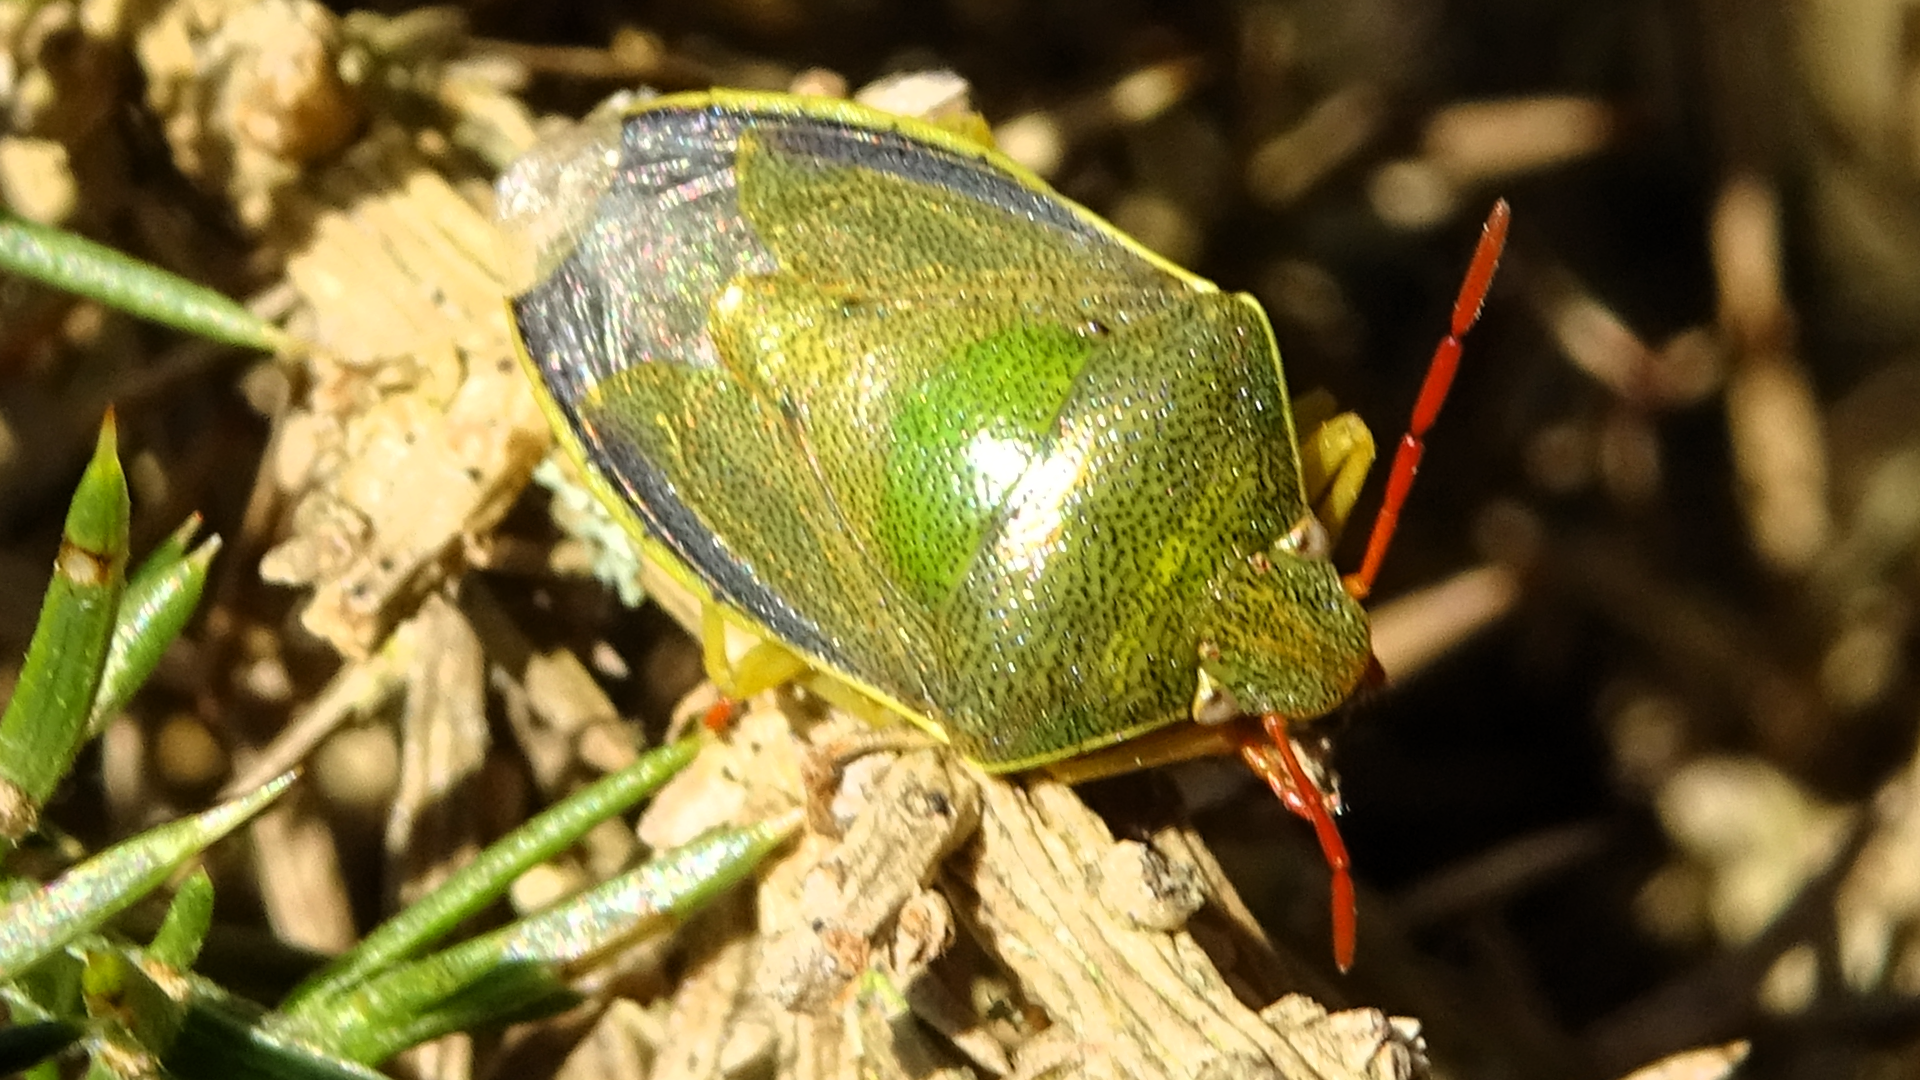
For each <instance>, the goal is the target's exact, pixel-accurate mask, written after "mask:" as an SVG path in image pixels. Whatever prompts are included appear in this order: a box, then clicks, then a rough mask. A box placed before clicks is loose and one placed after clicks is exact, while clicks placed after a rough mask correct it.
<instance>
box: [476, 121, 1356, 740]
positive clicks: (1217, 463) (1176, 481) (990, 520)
mask: <svg viewBox="0 0 1920 1080" xmlns="http://www.w3.org/2000/svg"><path fill="white" fill-rule="evenodd" d="M502 203H503V205H504V206H505V207H506V208H507V209H506V212H505V213H506V216H507V219H508V222H509V224H510V225H511V226H515V227H517V228H518V230H519V232H520V234H521V237H522V241H523V248H522V250H523V258H522V261H521V265H520V266H519V267H518V273H519V275H520V277H521V279H522V284H523V285H524V288H523V289H522V291H520V292H519V293H518V294H517V295H515V296H514V297H513V298H512V300H511V305H512V313H513V317H514V320H515V323H516V326H517V327H518V329H519V332H520V335H521V338H522V343H523V345H524V348H525V353H526V358H527V362H528V364H529V367H530V369H531V370H532V371H533V373H534V374H535V376H536V378H537V380H538V383H539V385H540V388H541V390H542V391H543V396H544V397H545V398H546V404H547V407H548V409H549V412H550V413H551V415H552V417H553V419H554V421H555V425H556V428H557V429H558V430H559V431H560V432H561V435H562V439H563V442H565V443H566V444H567V445H568V446H569V448H570V449H571V450H572V451H573V453H574V454H575V455H576V456H577V457H578V458H579V459H580V461H581V462H582V463H583V464H584V465H585V466H586V467H587V468H589V469H592V470H595V471H596V472H597V474H598V476H599V478H600V480H601V482H602V486H603V487H604V488H605V489H606V491H607V492H608V493H609V495H610V497H611V498H613V499H615V500H617V501H618V502H619V503H620V507H619V509H620V510H621V512H622V515H623V517H625V518H626V519H627V520H628V521H629V522H630V524H631V525H632V526H633V527H634V528H635V529H636V530H638V531H640V532H641V533H642V534H643V535H644V536H645V537H646V538H647V539H648V540H649V541H650V543H649V550H651V551H653V552H654V553H655V554H656V555H657V556H660V557H664V558H667V559H669V560H671V561H672V562H673V563H674V564H675V567H676V570H677V572H678V573H679V574H680V575H681V576H682V577H683V578H684V579H688V580H691V581H692V582H694V583H695V584H696V585H697V586H698V587H699V588H701V589H703V590H704V591H705V592H706V593H707V594H708V596H709V597H710V598H712V599H715V600H718V601H719V602H720V603H722V604H725V605H726V606H727V607H729V608H730V609H732V610H733V611H734V612H736V613H737V614H739V615H741V616H744V618H745V619H746V620H747V621H748V622H750V623H752V624H754V625H756V626H757V627H759V628H760V629H761V630H762V631H764V632H765V633H766V634H768V635H769V636H771V637H773V638H776V639H779V640H781V641H783V642H785V643H786V644H787V645H789V646H790V647H791V648H793V649H794V650H795V651H796V652H798V653H799V654H801V655H802V656H804V657H806V658H807V659H808V660H810V661H811V662H812V663H814V664H815V665H817V666H819V667H820V668H822V669H823V670H825V671H828V672H830V673H832V674H834V675H837V676H839V677H840V678H842V679H844V680H845V681H846V682H848V683H850V684H852V685H854V686H856V687H859V688H861V689H863V690H865V691H867V692H868V693H870V694H872V695H873V696H875V697H876V698H878V699H880V700H881V701H883V702H884V703H886V704H888V705H890V706H892V707H893V708H895V709H896V710H898V711H901V712H903V713H905V714H906V715H907V716H908V718H909V719H912V720H914V721H916V722H918V723H921V724H922V725H924V726H926V727H928V728H929V729H930V730H933V731H935V732H937V733H939V734H941V735H942V736H944V737H945V738H947V739H948V740H949V741H951V742H952V743H953V745H954V746H955V747H956V748H958V749H959V750H960V751H961V752H962V753H964V754H966V755H967V756H969V757H970V758H972V759H974V760H976V761H978V762H980V763H981V764H982V765H984V766H986V767H988V768H990V769H995V770H1008V769H1018V768H1025V767H1031V766H1035V765H1039V764H1043V763H1045V762H1048V761H1052V760H1056V759H1059V758H1062V757H1066V756H1069V755H1072V754H1075V753H1078V752H1082V751H1085V750H1089V749H1092V748H1095V747H1099V746H1103V745H1106V744H1110V743H1114V742H1117V741H1119V740H1122V739H1125V738H1127V737H1129V736H1132V735H1135V734H1138V733H1141V732H1144V731H1148V730H1151V729H1154V728H1158V727H1162V726H1164V725H1167V724H1172V723H1175V722H1179V721H1182V720H1185V719H1187V718H1188V716H1189V715H1190V708H1191V703H1192V701H1193V696H1194V692H1195V679H1196V671H1197V656H1198V654H1199V651H1200V649H1201V646H1202V643H1203V641H1205V642H1209V643H1211V642H1214V641H1217V640H1220V639H1221V638H1222V636H1223V635H1225V636H1228V637H1233V638H1235V640H1241V641H1252V642H1254V643H1255V644H1256V646H1257V647H1258V648H1259V649H1264V650H1269V651H1270V652H1271V653H1272V655H1273V656H1274V657H1276V658H1277V660H1276V662H1275V664H1273V665H1269V668H1270V669H1271V670H1272V671H1274V672H1277V674H1272V675H1271V676H1270V677H1267V678H1266V679H1265V683H1272V684H1273V685H1271V686H1269V685H1265V683H1263V685H1261V686H1254V687H1246V688H1241V687H1234V688H1233V689H1234V690H1235V691H1236V692H1241V693H1243V696H1244V698H1245V699H1247V700H1249V701H1250V703H1253V704H1258V705H1259V706H1260V707H1262V708H1272V707H1274V705H1273V703H1274V702H1280V703H1283V704H1285V705H1286V706H1287V707H1288V709H1289V711H1290V712H1291V713H1292V714H1293V715H1295V716H1296V718H1299V717H1303V716H1311V715H1317V714H1318V713H1319V712H1324V711H1325V710H1326V709H1328V708H1331V707H1332V706H1333V705H1335V704H1337V703H1338V702H1339V701H1340V700H1343V699H1344V698H1345V697H1346V696H1347V694H1348V693H1350V692H1351V688H1352V686H1353V685H1354V683H1355V682H1356V681H1357V680H1358V679H1359V678H1360V676H1361V673H1362V670H1363V669H1364V667H1365V664H1366V662H1367V658H1368V657H1369V655H1370V653H1369V646H1368V640H1367V635H1366V625H1365V619H1364V615H1362V614H1361V613H1360V611H1359V609H1358V606H1357V605H1356V604H1354V603H1353V602H1352V601H1351V600H1350V599H1349V598H1348V597H1347V595H1346V593H1345V592H1344V590H1342V589H1341V588H1340V585H1339V581H1338V577H1337V575H1336V574H1335V573H1334V571H1333V569H1332V567H1331V566H1330V565H1328V564H1327V563H1325V562H1324V561H1320V560H1314V559H1294V558H1291V557H1289V556H1288V555H1287V554H1286V551H1285V549H1284V548H1278V549H1277V548H1276V541H1278V540H1279V539H1280V538H1281V537H1283V536H1284V535H1285V534H1287V532H1288V531H1289V530H1290V529H1292V528H1293V527H1294V526H1295V525H1296V524H1297V523H1298V522H1300V521H1301V520H1302V519H1303V518H1304V517H1305V516H1306V515H1307V513H1308V509H1307V507H1306V505H1305V503H1304V500H1303V496H1302V494H1301V482H1300V465H1299V461H1298V456H1299V452H1298V450H1297V448H1296V440H1295V435H1294V430H1293V422H1292V419H1291V415H1290V412H1289V408H1288V401H1287V395H1286V389H1285V386H1284V384H1283V382H1282V377H1281V373H1280V365H1279V357H1278V352H1277V350H1276V348H1275V346H1274V342H1273V335H1272V331H1271V330H1270V329H1269V327H1268V324H1267V320H1266V318H1265V316H1264V315H1263V314H1262V313H1261V311H1260V309H1259V307H1258V306H1257V305H1255V303H1254V302H1253V301H1252V300H1251V299H1250V298H1247V297H1245V296H1240V295H1234V294H1229V293H1224V292H1221V291H1220V290H1219V289H1217V288H1216V287H1214V286H1213V285H1211V284H1210V283H1208V282H1205V281H1203V280H1200V279H1198V278H1196V277H1194V276H1192V275H1190V274H1188V273H1186V272H1184V271H1181V270H1179V269H1178V268H1176V267H1173V266H1171V265H1170V264H1168V263H1166V262H1165V261H1164V260H1162V259H1159V258H1157V257H1155V256H1153V255H1151V254H1149V253H1147V252H1145V251H1144V250H1143V249H1141V248H1140V247H1139V246H1138V245H1136V244H1134V243H1133V242H1132V241H1130V240H1128V239H1127V238H1126V237H1125V236H1123V235H1121V234H1120V233H1118V232H1117V231H1115V230H1114V229H1113V228H1112V227H1111V226H1109V225H1107V224H1106V223H1105V222H1103V221H1101V220H1100V219H1098V218H1096V217H1094V216H1093V215H1092V214H1090V213H1088V212H1087V211H1085V210H1083V209H1081V208H1080V207H1078V206H1076V205H1074V204H1073V203H1070V202H1068V201H1067V200H1065V199H1063V198H1061V197H1060V196H1058V195H1057V194H1055V193H1054V192H1052V191H1051V190H1050V189H1048V188H1047V187H1046V186H1045V185H1044V184H1042V183H1041V182H1040V181H1039V180H1038V179H1037V178H1035V177H1033V176H1032V175H1031V174H1029V173H1027V172H1026V171H1024V170H1022V169H1020V168H1019V167H1018V166H1016V165H1014V164H1013V163H1012V162H1010V161H1008V160H1007V159H1005V158H1004V157H1003V156H1001V155H999V154H998V153H996V152H993V151H991V150H989V149H986V148H983V147H981V146H978V145H976V144H974V143H972V142H970V141H968V140H966V139H964V138H961V137H960V136H957V135H955V134H952V133H950V132H948V131H946V130H944V129H941V128H937V127H934V126H931V125H928V124H923V123H918V122H914V121H908V120H903V119H900V118H897V117H893V116H889V115H886V114H882V113H878V112H874V111H871V110H868V109H864V108H861V107H859V106H855V105H850V104H846V103H839V102H833V103H828V102H821V101H817V100H805V99H799V98H789V97H783V96H779V95H753V94H736V93H725V92H714V93H710V94H700V95H683V96H678V97H668V98H661V99H657V100H654V101H651V102H647V103H644V104H641V105H639V106H637V107H634V108H633V109H631V110H630V111H628V112H625V113H623V114H619V115H616V116H613V117H610V118H607V119H603V120H602V121H601V122H600V123H599V124H598V125H597V126H591V127H589V128H587V129H586V130H585V131H584V132H583V133H582V134H579V135H576V136H575V137H574V139H573V141H572V142H570V143H568V144H566V145H564V146H562V147H559V148H558V149H556V150H550V151H548V152H546V154H545V156H544V157H543V158H540V159H536V161H535V162H533V163H531V164H529V165H528V166H525V167H522V168H521V169H519V170H517V171H516V172H515V173H513V174H510V175H509V177H508V178H507V179H506V180H504V181H503V182H502ZM1276 551H1278V554H1277V555H1275V554H1274V553H1275V552H1276ZM1262 553H1266V554H1264V555H1263V554H1262ZM1267 555H1272V556H1273V557H1272V558H1271V559H1269V558H1268V557H1266V556H1267ZM1249 563H1252V564H1254V565H1256V566H1257V567H1259V569H1260V571H1261V572H1262V574H1265V575H1266V576H1265V577H1261V578H1259V581H1258V584H1259V587H1257V588H1255V589H1253V590H1252V591H1251V592H1249V590H1247V589H1245V588H1241V587H1239V586H1238V585H1237V584H1236V582H1238V581H1240V580H1241V579H1242V578H1244V577H1245V576H1246V575H1247V573H1248V571H1247V567H1248V565H1249Z"/></svg>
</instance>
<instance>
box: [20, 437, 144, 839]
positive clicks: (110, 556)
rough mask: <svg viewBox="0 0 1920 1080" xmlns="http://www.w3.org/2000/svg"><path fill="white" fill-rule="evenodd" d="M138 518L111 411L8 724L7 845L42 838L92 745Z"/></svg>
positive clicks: (76, 500) (71, 514)
mask: <svg viewBox="0 0 1920 1080" xmlns="http://www.w3.org/2000/svg"><path fill="white" fill-rule="evenodd" d="M129 514H130V508H129V505H128V500H127V480H126V476H125V475H124V474H123V473H122V472H121V471H120V459H119V457H118V455H117V453H116V439H115V432H114V424H113V415H112V414H111V413H109V414H108V415H107V419H106V422H105V423H103V424H101V426H100V441H99V443H98V445H97V446H96V447H95V448H94V454H93V460H92V461H91V462H90V463H89V464H88V465H87V471H86V473H85V474H84V475H83V476H82V477H81V478H80V488H79V490H78V491H76V492H75V493H74V496H73V503H72V505H71V507H70V508H69V509H68V511H67V524H66V529H65V531H64V532H63V533H62V535H61V538H60V553H59V556H58V557H57V558H56V559H55V561H54V569H53V580H52V581H51V582H49V583H48V585H47V595H46V598H45V599H44V600H43V601H42V603H41V607H40V622H39V625H37V626H36V627H35V628H34V632H33V643H32V644H31V645H29V646H28V648H27V658H26V662H25V664H23V665H22V667H21V669H20V683H19V686H18V687H17V688H16V689H15V690H14V694H13V700H12V701H10V702H8V704H7V711H6V713H5V714H4V715H3V716H0V842H14V841H18V840H19V839H20V838H21V837H23V836H26V835H27V834H28V833H29V832H32V831H33V828H34V825H35V824H36V823H37V822H38V820H39V815H40V807H41V806H42V805H44V804H45V803H46V800H47V797H48V796H49V795H51V794H53V789H54V787H55V786H56V785H58V784H59V783H60V780H61V778H62V777H64V776H65V775H66V774H67V770H68V769H69V768H70V767H72V765H73V758H74V755H75V754H77V753H79V751H80V745H81V743H82V742H83V741H85V735H86V730H87V717H88V716H89V715H90V713H91V711H92V705H93V695H94V690H95V688H96V687H98V685H99V682H100V671H101V668H102V665H103V664H104V663H105V660H106V655H107V643H108V641H110V640H111V638H112V636H113V620H114V612H115V609H116V607H117V606H118V604H119V602H120V593H121V590H122V589H123V588H124V587H125V579H126V571H127V519H128V517H129Z"/></svg>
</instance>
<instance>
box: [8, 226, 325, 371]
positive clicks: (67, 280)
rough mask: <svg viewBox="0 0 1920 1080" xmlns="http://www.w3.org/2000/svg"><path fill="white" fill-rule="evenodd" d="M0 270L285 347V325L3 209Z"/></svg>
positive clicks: (194, 327)
mask: <svg viewBox="0 0 1920 1080" xmlns="http://www.w3.org/2000/svg"><path fill="white" fill-rule="evenodd" d="M0 270H8V271H12V272H13V273H16V274H20V275H22V276H24V277H29V278H32V279H34V280H36V281H39V282H41V283H42V284H46V285H51V286H53V287H54V288H56V289H65V290H67V291H68V292H74V293H79V294H80V295H81V296H85V297H88V298H90V299H93V300H98V301H99V302H101V303H103V304H106V305H107V306H109V307H114V308H118V309H120V310H121V311H126V312H129V313H131V314H134V315H138V316H140V317H142V318H146V319H152V320H154V321H155V322H159V323H164V324H166V325H168V326H171V327H174V328H175V329H177V330H184V331H187V332H188V333H193V334H199V335H200V336H201V337H208V338H212V339H213V340H215V341H223V342H225V343H227V344H229V345H238V346H241V347H242V348H249V349H260V350H262V351H264V352H274V353H277V352H288V351H291V346H292V343H293V339H292V338H291V337H290V336H289V335H288V334H287V333H286V331H284V330H281V329H280V328H279V327H277V326H275V325H273V324H272V323H270V322H267V321H266V320H265V319H262V318H261V317H260V316H258V315H255V314H254V313H253V312H251V311H248V310H247V309H246V308H245V307H244V306H242V305H240V304H238V303H235V302H234V301H233V300H231V299H229V298H228V297H225V296H222V295H221V294H219V293H217V292H214V291H213V290H212V289H209V288H207V287H205V286H204V285H196V284H194V283H193V282H191V281H188V280H187V279H185V278H183V277H180V276H179V275H177V274H171V273H168V272H167V271H165V270H162V269H160V268H159V267H157V266H154V265H152V264H150V263H144V262H141V261H140V260H138V259H133V258H129V257H127V256H126V255H123V254H121V253H120V252H118V251H115V250H113V249H112V248H110V247H106V246H104V245H102V244H96V243H94V242H93V241H91V240H88V239H86V238H84V237H80V236H76V235H74V234H73V233H69V232H63V231H61V230H59V229H49V228H47V227H46V226H44V225H35V224H34V223H32V222H30V221H23V220H21V219H19V218H16V217H13V216H11V215H7V214H0Z"/></svg>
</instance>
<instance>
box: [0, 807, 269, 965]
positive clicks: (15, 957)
mask: <svg viewBox="0 0 1920 1080" xmlns="http://www.w3.org/2000/svg"><path fill="white" fill-rule="evenodd" d="M292 783H293V774H292V773H288V774H287V775H285V776H281V777H279V778H277V779H275V780H273V781H272V782H270V783H268V784H265V785H262V786H261V787H260V788H258V789H256V790H254V791H252V792H250V793H248V794H246V795H243V796H241V797H240V798H238V799H235V800H233V801H232V802H227V803H222V804H221V805H219V806H216V807H214V808H213V809H211V810H208V811H206V812H204V813H201V814H196V815H195V816H193V817H190V818H185V819H183V820H180V821H175V822H171V823H169V824H166V825H162V826H160V827H159V828H156V829H150V830H148V831H147V832H144V833H142V834H140V835H139V836H136V837H134V838H133V839H131V840H125V841H122V842H121V843H119V844H116V845H114V846H113V847H110V848H108V849H107V850H106V851H103V852H101V853H100V854H98V855H95V856H94V857H93V858H91V859H88V860H87V861H86V862H83V863H81V864H80V865H79V866H76V867H74V868H73V869H71V870H69V871H67V872H66V873H65V874H62V875H61V876H60V877H59V878H58V879H57V880H55V881H53V882H52V883H50V884H48V885H47V886H46V887H45V888H42V889H39V890H37V891H35V892H33V893H31V894H29V895H27V896H25V897H22V898H20V899H18V900H16V901H14V902H13V903H11V904H9V905H7V906H6V907H5V908H0V979H11V978H14V977H15V976H18V975H19V974H20V973H21V972H23V971H25V970H26V969H27V968H29V967H31V966H32V965H33V964H34V963H36V962H37V961H39V960H41V959H43V958H44V957H46V956H48V955H49V954H51V953H53V952H56V951H57V950H59V949H61V948H63V947H64V946H66V945H67V944H68V943H69V942H72V941H73V940H74V939H76V938H78V937H79V936H81V935H82V934H86V933H90V932H92V931H94V930H97V929H99V928H100V927H101V926H102V925H103V924H104V923H106V921H107V920H108V919H111V918H113V917H114V916H115V915H118V914H119V913H120V912H122V911H124V910H126V908H127V907H128V906H129V905H131V904H132V903H133V902H134V901H136V900H138V899H140V898H141V897H142V896H145V895H146V894H147V893H149V892H152V891H153V890H154V889H155V888H158V887H159V886H160V885H161V883H163V882H164V881H166V879H167V877H168V875H170V874H172V873H173V871H174V870H175V869H176V868H178V867H179V866H180V864H181V863H184V862H186V861H187V860H188V859H190V858H192V857H194V856H195V855H197V854H199V853H200V852H201V851H204V850H205V849H206V848H207V847H208V846H209V845H211V844H212V843H213V842H214V841H216V840H218V839H220V838H221V837H222V836H225V835H226V834H227V833H229V832H232V831H233V830H234V829H236V828H238V827H239V826H240V825H242V824H243V823H245V822H246V820H247V819H248V818H251V817H252V816H253V815H255V814H257V813H259V812H260V811H261V810H263V809H265V808H266V806H267V804H268V803H271V802H272V801H273V800H274V799H276V798H278V797H279V796H280V793H281V792H283V791H285V790H286V789H287V786H288V785H290V784H292Z"/></svg>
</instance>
